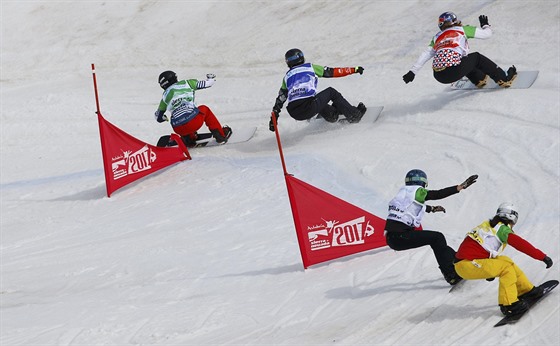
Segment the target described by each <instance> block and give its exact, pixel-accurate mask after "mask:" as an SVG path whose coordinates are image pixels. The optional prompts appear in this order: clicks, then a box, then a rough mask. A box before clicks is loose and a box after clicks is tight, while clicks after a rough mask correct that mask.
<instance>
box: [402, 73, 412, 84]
mask: <svg viewBox="0 0 560 346" xmlns="http://www.w3.org/2000/svg"><path fill="white" fill-rule="evenodd" d="M414 76H415V74H414V72H412V71H408V73H407V74H405V75H404V76H402V79H403V81H404V82H405V83H406V84H408V83H410V82H412V81H413V80H414Z"/></svg>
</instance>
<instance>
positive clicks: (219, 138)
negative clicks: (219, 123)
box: [210, 125, 233, 144]
mask: <svg viewBox="0 0 560 346" xmlns="http://www.w3.org/2000/svg"><path fill="white" fill-rule="evenodd" d="M222 130H223V131H224V135H223V136H222V134H221V133H220V130H211V131H210V132H212V135H213V136H214V138H215V139H216V142H218V143H220V144H222V143H223V144H225V143H227V141H228V139H229V137H231V134H232V132H233V131H232V130H231V127H229V126H227V125H226V126H224V127H222Z"/></svg>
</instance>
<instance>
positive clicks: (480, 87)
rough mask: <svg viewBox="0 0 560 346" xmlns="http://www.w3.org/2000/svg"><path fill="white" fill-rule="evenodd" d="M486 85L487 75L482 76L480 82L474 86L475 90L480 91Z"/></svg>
mask: <svg viewBox="0 0 560 346" xmlns="http://www.w3.org/2000/svg"><path fill="white" fill-rule="evenodd" d="M487 83H488V75H486V76H484V79H482V80H481V81H479V82H478V83H476V84H475V85H476V87H477V88H479V89H482V88H484V87H485V86H486V84H487Z"/></svg>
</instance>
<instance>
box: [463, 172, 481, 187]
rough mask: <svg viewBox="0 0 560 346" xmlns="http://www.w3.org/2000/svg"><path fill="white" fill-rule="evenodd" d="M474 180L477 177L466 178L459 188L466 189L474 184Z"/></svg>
mask: <svg viewBox="0 0 560 346" xmlns="http://www.w3.org/2000/svg"><path fill="white" fill-rule="evenodd" d="M476 179H478V175H476V174H475V175H471V176H470V177H468V178H467V180H465V181H464V182H463V183H462V184H461V187H462V188H463V189H466V188H467V187H469V186H471V185H472V184H474V183H476Z"/></svg>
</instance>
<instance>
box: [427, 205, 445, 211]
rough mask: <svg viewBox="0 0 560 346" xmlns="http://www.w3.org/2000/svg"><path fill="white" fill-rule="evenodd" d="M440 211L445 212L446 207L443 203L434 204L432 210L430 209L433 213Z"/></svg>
mask: <svg viewBox="0 0 560 346" xmlns="http://www.w3.org/2000/svg"><path fill="white" fill-rule="evenodd" d="M438 211H443V212H444V213H445V208H444V207H442V206H441V205H436V206H432V210H430V212H431V213H437V212H438Z"/></svg>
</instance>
